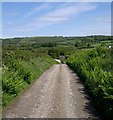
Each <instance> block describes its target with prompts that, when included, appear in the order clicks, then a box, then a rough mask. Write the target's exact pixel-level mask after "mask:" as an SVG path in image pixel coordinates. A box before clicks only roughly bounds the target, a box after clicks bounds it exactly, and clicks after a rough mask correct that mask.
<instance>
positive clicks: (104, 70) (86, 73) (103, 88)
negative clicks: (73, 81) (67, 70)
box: [67, 47, 113, 120]
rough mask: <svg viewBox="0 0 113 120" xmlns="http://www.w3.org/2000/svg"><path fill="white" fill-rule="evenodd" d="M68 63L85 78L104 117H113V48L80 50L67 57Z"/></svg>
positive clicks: (86, 84) (84, 80)
mask: <svg viewBox="0 0 113 120" xmlns="http://www.w3.org/2000/svg"><path fill="white" fill-rule="evenodd" d="M67 64H68V65H69V66H70V67H71V68H72V69H74V70H75V71H76V72H77V73H78V75H79V76H80V77H81V79H82V80H83V82H84V84H85V86H86V87H87V89H88V91H89V93H90V94H91V95H92V98H93V102H94V104H95V106H96V107H97V108H98V110H99V111H100V112H101V114H102V116H103V118H105V119H107V120H108V119H113V76H112V73H113V71H112V65H113V62H112V58H111V50H108V49H106V48H104V47H98V48H96V49H93V50H88V51H78V52H76V53H75V54H73V55H72V56H70V57H69V58H68V59H67Z"/></svg>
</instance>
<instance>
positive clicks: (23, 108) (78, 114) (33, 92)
mask: <svg viewBox="0 0 113 120" xmlns="http://www.w3.org/2000/svg"><path fill="white" fill-rule="evenodd" d="M97 116H98V115H97V113H96V111H95V110H94V108H93V106H92V105H91V103H90V100H89V97H88V95H87V94H86V92H85V90H84V87H83V85H82V83H81V82H80V80H79V78H78V77H77V75H76V74H75V73H73V71H72V70H70V68H69V67H68V66H67V65H66V64H57V65H54V66H53V67H52V68H51V69H49V70H48V71H46V72H45V73H44V74H43V75H42V76H41V77H40V78H39V79H38V80H37V81H36V82H35V83H34V85H33V86H31V88H30V89H28V90H27V91H26V92H25V93H24V94H23V95H22V96H21V97H20V98H19V99H18V100H16V101H15V102H14V103H13V104H12V105H11V106H10V107H9V108H7V109H6V110H5V112H4V113H3V117H4V118H17V117H19V118H24V117H25V118H26V117H27V118H88V117H97Z"/></svg>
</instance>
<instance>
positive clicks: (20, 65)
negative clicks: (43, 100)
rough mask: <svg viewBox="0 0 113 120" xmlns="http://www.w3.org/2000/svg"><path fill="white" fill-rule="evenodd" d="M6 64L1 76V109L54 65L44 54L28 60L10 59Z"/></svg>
mask: <svg viewBox="0 0 113 120" xmlns="http://www.w3.org/2000/svg"><path fill="white" fill-rule="evenodd" d="M7 57H8V56H7ZM10 60H11V61H10ZM4 62H5V61H4ZM7 62H9V63H8V64H7V65H6V64H4V65H3V75H2V85H3V99H2V103H3V107H6V106H7V105H8V104H9V103H11V101H13V99H14V98H15V97H16V96H18V95H19V94H20V93H21V92H22V91H24V90H25V89H26V88H27V87H28V86H30V84H32V83H33V82H35V81H36V80H37V78H38V77H39V76H40V75H41V74H42V73H43V72H44V71H46V70H47V69H48V68H50V67H51V66H52V65H53V64H55V63H56V61H54V60H53V59H52V58H51V57H50V56H48V55H45V54H44V55H41V56H37V57H34V58H30V59H29V60H25V59H24V60H23V59H19V58H18V59H15V58H14V57H12V58H11V59H9V60H8V59H7Z"/></svg>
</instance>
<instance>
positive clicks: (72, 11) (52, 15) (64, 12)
mask: <svg viewBox="0 0 113 120" xmlns="http://www.w3.org/2000/svg"><path fill="white" fill-rule="evenodd" d="M95 8H96V6H95V5H92V4H89V3H88V4H87V3H71V4H70V3H65V4H63V5H60V6H59V8H57V9H55V10H53V11H52V12H49V13H47V14H46V15H43V16H41V17H38V18H36V19H35V20H34V21H33V22H32V23H28V24H26V25H24V28H25V27H27V28H29V29H27V30H30V29H39V28H42V27H45V26H48V25H51V24H56V23H59V22H63V21H66V20H69V19H71V18H72V17H73V16H76V15H78V14H80V13H82V12H86V11H90V10H93V9H95Z"/></svg>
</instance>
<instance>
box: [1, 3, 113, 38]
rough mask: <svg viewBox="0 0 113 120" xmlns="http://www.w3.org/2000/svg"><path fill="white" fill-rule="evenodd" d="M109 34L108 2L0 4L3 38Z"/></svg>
mask: <svg viewBox="0 0 113 120" xmlns="http://www.w3.org/2000/svg"><path fill="white" fill-rule="evenodd" d="M110 34H111V3H110V2H100V3H99V2H92V3H91V2H90V3H89V2H80V3H79V2H53V3H52V2H9V3H8V2H4V3H2V37H3V38H7V37H23V36H56V35H62V36H83V35H110Z"/></svg>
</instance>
